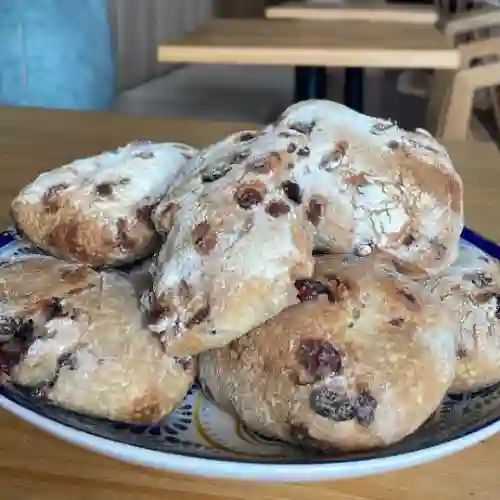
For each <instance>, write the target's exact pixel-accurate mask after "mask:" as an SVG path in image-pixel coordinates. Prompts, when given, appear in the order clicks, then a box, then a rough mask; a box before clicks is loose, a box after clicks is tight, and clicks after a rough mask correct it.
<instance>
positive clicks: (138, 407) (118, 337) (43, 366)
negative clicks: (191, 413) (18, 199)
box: [0, 257, 194, 423]
mask: <svg viewBox="0 0 500 500" xmlns="http://www.w3.org/2000/svg"><path fill="white" fill-rule="evenodd" d="M0 297H1V299H2V305H1V307H2V314H1V322H0V367H1V370H2V373H3V374H4V382H5V383H8V381H11V382H14V383H16V384H19V385H22V386H26V387H31V388H33V389H34V391H35V393H36V394H38V395H39V396H40V397H42V398H46V399H47V400H49V401H51V402H52V403H55V404H57V405H60V406H61V407H64V408H66V409H70V410H74V411H77V412H80V413H85V414H88V415H93V416H98V417H104V418H108V419H112V420H120V421H129V422H141V423H152V422H155V421H157V420H159V419H161V418H162V417H164V416H166V415H168V414H169V413H170V412H171V411H172V410H174V409H175V407H176V405H177V404H178V403H179V402H180V401H181V400H182V398H183V397H184V396H185V394H186V392H187V390H188V389H189V387H190V385H191V383H192V380H193V376H194V373H193V372H194V368H193V366H192V364H190V363H188V362H186V361H183V362H181V361H178V360H174V359H173V358H170V357H168V356H166V355H165V353H164V352H163V350H162V349H161V345H160V343H159V342H158V340H157V339H156V338H154V337H153V336H152V335H151V333H150V332H149V331H148V330H147V329H146V328H145V327H144V326H143V324H142V322H143V320H142V315H141V313H140V310H139V308H138V301H137V295H136V293H135V290H134V289H133V287H132V286H131V285H130V283H129V282H128V281H127V280H126V279H125V278H123V277H122V276H120V275H117V274H110V273H97V272H95V271H93V270H92V269H90V268H89V267H86V266H83V265H81V264H70V263H64V262H61V261H58V260H56V259H53V258H51V257H33V258H30V259H23V260H21V261H19V262H13V263H10V264H7V265H5V266H2V267H1V268H0Z"/></svg>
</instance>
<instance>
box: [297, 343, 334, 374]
mask: <svg viewBox="0 0 500 500" xmlns="http://www.w3.org/2000/svg"><path fill="white" fill-rule="evenodd" d="M295 357H296V359H297V361H298V363H299V364H300V365H301V366H302V367H303V368H304V369H305V370H306V373H307V374H308V375H310V376H311V377H312V378H313V381H316V380H319V379H321V378H323V377H325V376H327V375H330V374H333V373H339V372H340V370H341V368H342V354H341V352H340V351H339V350H338V349H336V348H335V347H334V346H333V345H332V344H331V343H330V342H328V341H326V340H322V339H313V338H306V339H301V342H300V344H299V346H298V348H297V351H296V355H295Z"/></svg>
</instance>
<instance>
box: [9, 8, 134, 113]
mask: <svg viewBox="0 0 500 500" xmlns="http://www.w3.org/2000/svg"><path fill="white" fill-rule="evenodd" d="M138 1H140V0H138ZM114 87H115V81H114V61H113V54H112V43H111V33H110V27H109V23H108V17H107V10H106V1H105V0H0V105H2V104H4V105H19V106H40V107H53V108H73V109H105V108H107V107H108V106H109V105H110V104H111V103H112V100H113V96H114Z"/></svg>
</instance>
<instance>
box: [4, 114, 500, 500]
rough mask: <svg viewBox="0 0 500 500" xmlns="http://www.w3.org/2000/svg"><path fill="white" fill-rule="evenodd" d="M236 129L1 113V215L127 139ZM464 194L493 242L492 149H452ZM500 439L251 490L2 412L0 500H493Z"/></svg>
mask: <svg viewBox="0 0 500 500" xmlns="http://www.w3.org/2000/svg"><path fill="white" fill-rule="evenodd" d="M253 127H254V126H253V125H249V124H238V123H229V124H228V123H216V122H211V123H209V122H199V121H194V120H193V121H191V120H177V119H176V120H173V119H162V118H138V117H124V116H118V115H115V116H113V115H106V114H93V113H77V112H63V111H44V110H38V111H34V110H29V109H28V110H13V109H2V108H0V168H1V172H2V182H1V183H0V209H1V210H2V212H1V213H2V214H3V218H2V222H5V221H6V218H7V209H8V206H9V202H10V200H11V198H12V197H13V196H14V195H15V194H16V193H17V191H18V190H19V189H20V188H21V187H22V186H23V185H24V184H25V183H26V182H28V181H29V180H30V179H33V177H34V176H35V175H36V174H38V173H39V172H41V171H43V170H45V169H48V168H51V167H54V166H57V165H59V164H60V163H62V162H65V161H68V160H70V159H73V158H75V157H80V156H82V155H90V154H94V153H97V152H99V151H101V150H103V149H106V148H114V147H116V146H118V145H120V144H123V143H125V142H127V141H130V140H133V139H139V138H141V139H146V138H150V139H152V140H174V141H185V142H188V143H191V144H193V145H196V146H201V145H203V144H206V143H209V142H211V141H214V140H216V139H217V138H219V137H220V136H223V135H224V134H228V133H230V132H232V131H235V130H237V129H247V128H253ZM449 149H450V151H451V155H452V157H453V159H454V161H455V164H456V166H457V168H458V170H459V171H460V173H461V174H462V176H463V179H464V182H465V186H466V194H467V196H466V211H467V220H468V224H469V225H471V226H472V227H473V228H475V229H477V230H478V231H481V232H483V234H485V235H487V236H489V237H490V238H492V239H495V240H496V241H500V224H498V222H497V220H496V217H495V216H494V215H492V216H491V217H490V216H488V214H497V213H498V211H499V210H500V182H499V174H500V154H499V153H498V151H497V149H496V148H495V146H494V145H492V144H485V143H462V144H450V145H449ZM498 463H500V436H497V437H494V438H491V439H489V440H488V441H486V442H484V443H481V444H479V445H477V446H475V447H474V448H471V449H469V450H467V451H464V452H462V453H458V454H456V455H454V456H451V457H448V458H446V459H443V460H438V461H436V462H433V463H430V464H427V465H424V466H420V467H416V468H413V469H409V470H405V471H401V472H397V473H390V474H384V475H381V476H375V477H370V478H365V479H357V480H350V481H338V482H329V483H316V484H307V485H306V484H294V485H290V484H288V485H283V484H281V485H280V484H257V483H240V482H236V481H221V480H210V479H199V478H195V477H188V476H181V475H176V474H168V473H163V472H159V471H152V470H147V469H144V468H140V467H134V466H131V465H128V464H123V463H120V462H117V461H114V460H111V459H108V458H105V457H101V456H99V455H96V454H94V453H91V452H88V451H84V450H82V449H79V448H76V447H74V446H72V445H69V444H66V443H64V442H62V441H59V440H57V439H55V438H53V437H51V436H49V435H48V434H46V433H44V432H41V431H39V430H37V429H35V428H32V427H30V426H29V425H27V424H25V423H23V422H22V421H20V420H18V419H17V418H15V417H13V416H11V415H9V414H8V413H7V412H5V411H0V491H1V493H0V498H2V499H5V500H68V499H70V500H89V499H91V500H114V499H120V500H195V499H196V500H198V499H203V500H236V499H239V500H245V499H249V500H303V499H308V498H315V499H318V500H428V499H429V498H435V499H436V500H438V499H439V500H464V499H467V500H497V499H498V492H499V491H500V475H499V474H498Z"/></svg>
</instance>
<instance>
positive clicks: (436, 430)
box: [0, 229, 500, 480]
mask: <svg viewBox="0 0 500 500" xmlns="http://www.w3.org/2000/svg"><path fill="white" fill-rule="evenodd" d="M462 238H463V240H462V241H463V243H462V244H464V245H470V244H473V245H475V246H478V247H479V248H481V249H482V250H484V251H486V252H487V253H489V254H490V255H492V256H493V257H496V258H499V257H500V248H499V247H498V246H497V245H495V244H494V243H492V242H490V241H488V240H485V239H484V238H482V237H481V236H479V235H478V234H476V233H474V232H472V231H470V230H468V229H465V230H464V232H463V235H462ZM32 254H43V252H42V251H40V250H39V249H37V248H33V247H30V246H27V245H26V244H25V243H22V242H21V241H20V239H19V238H18V236H17V234H16V233H15V231H13V230H9V231H6V232H4V233H0V265H1V262H2V261H3V262H6V261H9V260H11V259H12V258H14V257H15V258H19V257H22V256H25V255H32ZM0 406H4V407H7V409H9V410H11V411H14V412H15V413H17V414H21V416H23V415H22V414H23V412H24V413H26V412H25V410H29V412H32V413H30V415H33V417H32V418H31V421H32V422H33V421H34V420H37V425H40V426H41V427H44V428H46V429H47V430H51V429H50V427H51V425H50V423H51V422H57V423H59V424H62V425H63V426H65V427H66V428H72V429H77V430H79V431H82V432H83V433H85V434H86V436H87V437H88V439H86V441H87V446H88V447H90V448H94V449H98V450H99V451H101V452H106V453H108V452H109V454H110V455H113V456H119V458H124V456H125V455H127V453H128V454H129V455H128V458H129V459H131V460H132V458H131V456H130V453H132V452H130V450H129V449H128V448H127V450H128V451H127V453H122V454H120V453H113V452H111V451H109V450H108V451H106V450H104V449H103V448H104V447H103V446H100V447H99V446H93V444H92V440H93V439H95V438H96V437H98V438H104V439H105V440H108V441H109V442H110V443H112V444H113V445H120V444H121V445H132V446H133V447H136V449H140V450H149V451H153V452H155V453H158V455H157V456H158V457H160V456H161V457H163V458H165V455H167V456H169V457H171V459H172V463H174V462H175V460H179V459H180V456H183V457H191V458H193V459H196V458H202V459H205V460H208V461H209V462H210V464H208V465H207V467H208V468H206V470H205V471H204V472H203V474H210V467H211V466H213V467H214V468H217V464H219V465H220V464H221V462H224V463H225V464H226V466H227V465H230V464H231V463H232V467H241V466H245V464H246V466H245V467H252V465H255V464H266V466H268V467H269V466H271V467H272V466H273V465H276V466H278V465H280V466H281V467H286V466H287V465H288V466H290V467H291V469H290V472H289V473H286V471H285V473H282V472H283V471H284V470H285V469H282V471H281V472H280V474H281V475H279V474H278V475H274V476H273V477H272V478H273V479H276V478H278V479H285V480H293V479H298V476H295V475H294V474H295V472H292V468H293V470H294V471H296V470H297V469H296V466H297V465H299V466H302V467H303V469H304V470H306V469H307V468H309V469H310V470H311V471H312V469H313V468H314V467H315V466H316V467H317V466H319V465H321V466H322V467H324V466H326V465H329V468H328V469H325V470H326V472H325V473H323V474H316V477H319V476H321V478H326V477H341V476H342V477H345V475H349V474H345V475H342V474H337V473H335V467H340V466H347V465H349V466H355V465H359V464H360V462H363V463H364V462H366V463H367V464H369V463H373V461H374V459H376V460H378V461H380V460H382V461H383V460H384V459H387V460H388V463H391V464H393V465H390V466H385V467H384V466H381V467H378V468H376V467H375V468H374V467H371V466H367V467H366V469H361V471H362V472H361V473H370V472H376V471H379V470H389V469H392V468H398V467H402V466H404V465H405V464H406V465H410V462H411V463H418V462H422V461H425V460H426V459H431V458H436V457H437V456H441V455H443V454H445V453H449V452H451V451H455V450H457V449H460V448H463V447H465V446H468V445H471V444H473V442H476V441H477V440H479V439H481V437H480V435H482V436H485V435H489V434H491V433H492V432H494V431H495V430H497V427H500V384H496V385H494V386H491V387H489V388H487V389H484V390H481V391H479V392H476V393H467V394H462V395H458V396H453V397H448V398H446V400H445V401H443V403H442V405H441V407H440V409H439V410H438V411H437V412H436V413H435V414H434V415H433V416H432V417H431V418H430V419H429V420H428V421H427V422H426V423H425V424H424V425H423V426H422V427H421V428H420V429H419V430H418V431H417V432H415V433H414V434H412V435H411V436H408V437H407V438H406V439H404V440H403V441H401V442H399V443H397V444H395V445H393V446H390V447H388V448H385V449H382V450H375V451H370V452H362V453H352V454H342V455H340V454H339V455H328V456H311V455H310V454H309V455H307V456H305V455H304V454H303V453H301V452H300V451H298V450H296V449H293V448H291V447H290V446H288V445H287V444H284V443H281V442H279V441H275V440H271V439H267V438H264V437H262V436H258V435H256V434H254V433H252V432H250V431H249V430H248V429H245V427H244V426H243V425H241V423H240V422H238V421H237V420H236V419H235V418H234V417H233V416H232V415H230V414H228V413H225V412H223V411H222V410H220V409H219V408H217V407H216V406H215V405H214V403H213V402H212V401H210V399H208V398H207V397H206V396H205V395H204V394H203V392H202V390H201V388H200V386H199V385H198V384H195V385H194V386H193V387H192V388H191V389H190V391H189V393H188V394H187V396H186V397H185V399H184V401H183V402H182V404H181V405H180V406H179V407H178V408H177V409H176V410H175V411H174V412H173V413H172V414H171V415H170V416H169V417H168V418H166V419H165V420H163V421H162V422H160V423H158V424H155V425H151V426H145V425H134V424H128V423H117V422H111V421H107V420H102V419H97V418H93V417H87V416H84V415H80V414H76V413H73V412H70V411H66V410H63V409H61V408H59V407H56V406H54V405H52V404H50V403H47V402H44V401H42V400H40V399H38V398H36V397H34V396H32V395H31V394H30V393H29V391H26V390H24V389H22V388H19V387H15V386H12V385H8V386H4V387H2V388H0ZM16 410H19V411H16ZM35 417H42V419H40V418H35ZM42 421H43V423H42ZM58 435H60V436H63V435H64V432H63V431H61V430H59V432H58ZM471 436H472V437H473V436H477V438H475V439H473V438H472V437H471ZM63 437H64V436H63ZM465 437H468V438H469V439H468V440H467V439H465V440H463V439H462V441H460V440H461V438H465ZM68 439H69V438H68ZM74 441H76V440H74ZM466 441H467V442H466ZM452 442H457V443H462V442H463V443H465V444H457V445H456V446H455V447H454V448H453V447H449V448H450V449H449V450H448V451H447V452H445V451H443V452H436V453H434V454H433V453H432V450H433V449H434V450H437V449H439V447H440V446H441V445H445V444H447V443H448V444H450V443H452ZM422 450H424V451H425V450H428V451H429V453H428V457H422V458H421V459H419V460H413V461H412V460H408V461H406V462H405V460H404V457H407V456H409V455H411V454H412V453H414V452H416V451H422ZM138 453H139V451H138ZM176 457H177V459H176ZM125 458H127V457H125ZM134 461H136V462H140V460H139V459H138V460H134ZM167 462H168V461H167ZM235 462H237V463H235ZM398 462H400V464H399V465H397V463H398ZM169 463H170V462H169ZM381 463H383V462H381ZM150 465H151V464H150ZM153 465H154V464H153ZM162 467H166V468H173V469H176V470H188V468H187V467H184V469H183V468H182V467H175V466H173V465H172V467H170V465H166V466H165V464H163V465H162ZM370 469H372V470H370ZM225 470H226V472H227V470H229V469H228V468H227V467H226V469H225ZM259 470H260V469H259ZM262 470H264V469H262ZM318 470H320V469H318ZM339 470H340V469H339ZM342 470H345V467H344V469H342ZM329 471H330V472H329ZM191 472H194V471H191ZM195 473H196V472H195ZM200 473H201V472H200ZM287 474H288V475H287ZM219 475H220V474H219ZM223 475H225V476H228V475H231V474H230V473H224V474H223ZM234 475H235V477H249V476H248V475H245V473H244V472H242V471H241V470H239V471H238V472H236V473H235V474H234ZM357 475H359V474H357ZM264 476H266V474H265V473H264V474H254V475H253V476H252V477H254V478H255V477H257V478H264V479H269V477H264ZM289 476H290V477H289ZM292 476H293V477H292ZM313 477H315V475H314V473H312V476H311V478H313ZM300 478H301V479H308V478H307V477H306V476H301V477H300Z"/></svg>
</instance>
